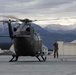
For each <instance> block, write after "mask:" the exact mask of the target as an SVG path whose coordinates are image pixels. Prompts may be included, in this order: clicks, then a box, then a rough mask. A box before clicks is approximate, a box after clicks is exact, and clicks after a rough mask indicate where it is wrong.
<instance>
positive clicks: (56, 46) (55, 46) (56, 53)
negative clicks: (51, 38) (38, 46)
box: [54, 42, 58, 58]
mask: <svg viewBox="0 0 76 75" xmlns="http://www.w3.org/2000/svg"><path fill="white" fill-rule="evenodd" d="M56 56H57V58H58V43H57V42H56V43H54V58H56Z"/></svg>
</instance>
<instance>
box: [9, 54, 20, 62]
mask: <svg viewBox="0 0 76 75" xmlns="http://www.w3.org/2000/svg"><path fill="white" fill-rule="evenodd" d="M18 57H19V56H17V55H12V59H11V60H10V61H9V62H15V61H17V60H18ZM13 59H15V60H13Z"/></svg>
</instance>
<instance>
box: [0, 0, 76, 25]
mask: <svg viewBox="0 0 76 75" xmlns="http://www.w3.org/2000/svg"><path fill="white" fill-rule="evenodd" d="M0 15H4V16H5V15H11V16H15V17H18V18H29V19H33V20H35V19H36V20H38V21H37V22H35V23H37V24H42V25H46V24H62V25H70V24H75V23H76V0H0ZM43 20H44V21H43Z"/></svg>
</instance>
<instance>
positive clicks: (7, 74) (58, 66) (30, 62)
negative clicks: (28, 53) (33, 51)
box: [0, 55, 76, 75]
mask: <svg viewBox="0 0 76 75" xmlns="http://www.w3.org/2000/svg"><path fill="white" fill-rule="evenodd" d="M10 59H11V56H8V55H1V56H0V75H76V56H59V58H58V59H57V58H56V59H54V58H53V56H48V57H47V60H46V62H39V61H38V60H37V59H36V58H35V57H20V58H19V60H18V61H17V62H9V60H10Z"/></svg>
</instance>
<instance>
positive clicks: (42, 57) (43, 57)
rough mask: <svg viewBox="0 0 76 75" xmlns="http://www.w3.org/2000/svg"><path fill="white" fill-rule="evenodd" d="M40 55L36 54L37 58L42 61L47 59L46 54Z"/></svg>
mask: <svg viewBox="0 0 76 75" xmlns="http://www.w3.org/2000/svg"><path fill="white" fill-rule="evenodd" d="M40 57H41V58H40ZM40 57H39V56H36V58H37V59H38V60H39V61H40V62H42V61H46V56H43V55H40ZM41 59H42V60H41Z"/></svg>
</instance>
